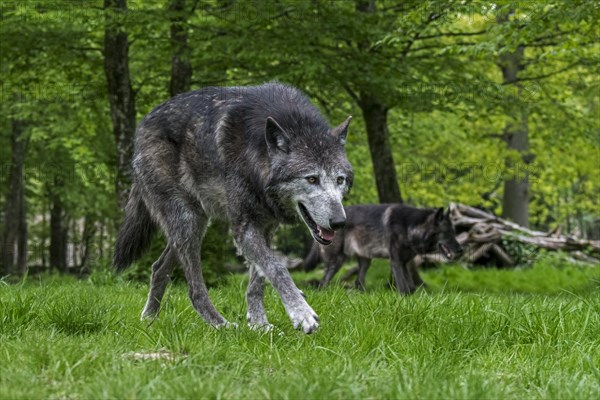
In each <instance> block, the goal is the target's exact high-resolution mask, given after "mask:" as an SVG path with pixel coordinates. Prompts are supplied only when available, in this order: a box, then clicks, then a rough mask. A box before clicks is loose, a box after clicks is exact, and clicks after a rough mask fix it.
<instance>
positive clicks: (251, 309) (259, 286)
mask: <svg viewBox="0 0 600 400" xmlns="http://www.w3.org/2000/svg"><path fill="white" fill-rule="evenodd" d="M249 275H250V280H249V282H248V290H247V291H246V300H247V302H248V313H247V318H248V325H249V326H250V327H251V328H262V329H270V328H271V324H269V321H268V320H267V313H266V312H265V306H264V295H265V278H264V277H263V276H261V275H260V272H259V271H258V269H257V267H256V265H251V266H250V271H249Z"/></svg>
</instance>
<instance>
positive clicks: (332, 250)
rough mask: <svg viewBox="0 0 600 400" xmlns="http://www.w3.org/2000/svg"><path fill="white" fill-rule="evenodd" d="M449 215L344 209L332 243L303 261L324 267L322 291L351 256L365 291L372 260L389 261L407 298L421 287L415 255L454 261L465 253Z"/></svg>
mask: <svg viewBox="0 0 600 400" xmlns="http://www.w3.org/2000/svg"><path fill="white" fill-rule="evenodd" d="M455 236H456V234H455V231H454V227H453V226H452V222H451V221H450V216H449V214H448V213H444V209H443V208H439V209H437V210H435V209H424V208H415V207H409V206H405V205H402V204H379V205H359V206H350V207H346V226H345V227H344V229H343V230H341V231H340V232H338V234H337V235H336V237H335V239H334V240H333V243H331V245H329V246H327V247H325V246H319V245H318V244H316V243H315V244H314V245H313V247H312V248H311V251H310V253H309V254H308V256H307V257H306V259H305V260H304V269H305V270H307V271H310V270H312V269H314V268H315V267H316V266H317V264H318V263H319V260H323V261H324V263H325V275H324V277H323V279H322V280H321V282H320V283H319V286H320V287H325V286H327V285H328V284H329V282H330V281H331V278H333V276H334V275H335V274H336V272H338V271H339V269H340V268H341V266H342V264H343V263H344V261H345V260H346V259H348V258H349V257H356V258H358V268H359V270H358V276H357V278H356V287H357V288H358V289H364V288H365V275H366V273H367V269H368V268H369V265H370V263H371V259H372V258H389V260H390V264H391V267H392V273H393V276H394V281H395V284H396V289H397V290H398V291H399V292H400V293H403V294H409V293H412V292H414V291H415V290H416V288H417V287H418V286H420V285H422V284H423V281H422V280H421V277H420V276H419V273H418V272H417V270H416V268H415V267H414V265H413V264H412V263H409V262H410V261H411V260H412V259H413V258H414V257H415V256H416V255H417V254H427V253H432V252H435V251H438V250H439V251H440V252H441V253H442V254H443V255H444V256H445V257H447V258H449V259H453V258H454V257H456V256H458V255H459V254H460V253H462V247H461V246H460V244H459V243H458V242H457V241H456V238H455Z"/></svg>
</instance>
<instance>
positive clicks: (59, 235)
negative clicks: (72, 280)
mask: <svg viewBox="0 0 600 400" xmlns="http://www.w3.org/2000/svg"><path fill="white" fill-rule="evenodd" d="M61 187H62V182H61V178H60V177H55V179H54V182H53V187H52V189H51V191H50V201H51V204H52V208H51V209H50V267H51V268H56V269H58V270H59V271H60V272H62V273H66V272H67V271H68V265H67V241H68V226H69V224H68V222H67V215H66V214H67V213H66V211H65V207H64V205H63V202H62V199H61V197H60V193H58V192H59V191H60V188H61Z"/></svg>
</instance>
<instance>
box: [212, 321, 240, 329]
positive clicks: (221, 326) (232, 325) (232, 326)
mask: <svg viewBox="0 0 600 400" xmlns="http://www.w3.org/2000/svg"><path fill="white" fill-rule="evenodd" d="M213 327H215V328H216V329H237V328H238V324H236V323H235V322H229V321H225V322H223V323H220V324H213Z"/></svg>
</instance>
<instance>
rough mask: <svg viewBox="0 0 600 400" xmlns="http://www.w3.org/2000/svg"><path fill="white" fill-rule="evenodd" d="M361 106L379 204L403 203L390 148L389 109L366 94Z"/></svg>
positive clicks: (361, 96)
mask: <svg viewBox="0 0 600 400" xmlns="http://www.w3.org/2000/svg"><path fill="white" fill-rule="evenodd" d="M359 106H360V108H361V111H362V114H363V118H364V120H365V125H366V128H367V138H368V141H369V150H370V152H371V160H372V162H373V170H374V173H375V183H376V185H377V195H378V197H379V202H380V203H402V195H401V193H400V186H399V185H398V177H397V174H396V164H395V163H394V155H393V153H392V148H391V146H390V139H389V131H388V123H387V114H388V108H387V107H386V106H385V105H384V104H383V103H382V102H381V101H379V100H378V99H377V98H376V97H375V96H372V95H369V94H365V93H361V95H360V103H359Z"/></svg>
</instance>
